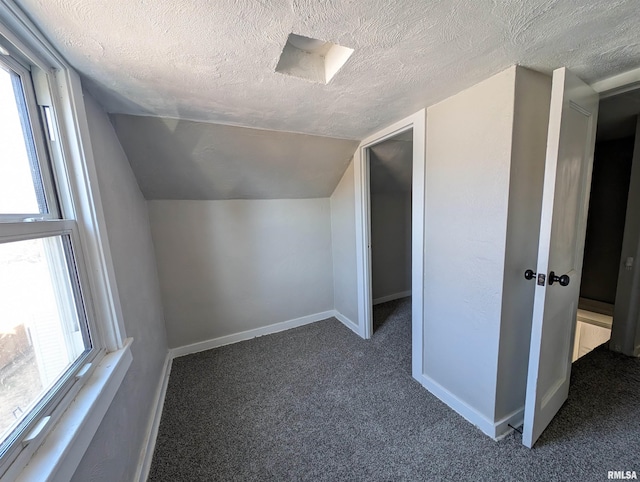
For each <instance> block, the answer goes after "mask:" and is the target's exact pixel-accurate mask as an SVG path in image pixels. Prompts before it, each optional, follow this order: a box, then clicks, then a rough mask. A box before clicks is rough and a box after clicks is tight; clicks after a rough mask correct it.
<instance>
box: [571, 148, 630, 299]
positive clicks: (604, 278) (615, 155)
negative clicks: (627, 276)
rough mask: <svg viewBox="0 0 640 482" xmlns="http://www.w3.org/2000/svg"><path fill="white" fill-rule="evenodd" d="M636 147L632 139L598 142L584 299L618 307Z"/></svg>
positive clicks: (589, 224)
mask: <svg viewBox="0 0 640 482" xmlns="http://www.w3.org/2000/svg"><path fill="white" fill-rule="evenodd" d="M633 144H634V139H633V136H631V137H627V138H622V139H612V140H608V141H598V142H596V148H595V154H594V158H593V175H592V180H591V196H590V198H589V217H588V219H587V234H586V239H585V245H584V264H583V266H582V279H581V282H580V297H581V298H587V299H589V300H596V301H601V302H603V303H609V304H611V305H613V304H614V303H615V300H616V288H617V286H618V271H619V268H620V264H619V263H620V254H621V252H622V241H623V236H624V223H625V216H626V211H627V197H628V193H629V180H630V178H631V161H632V159H633Z"/></svg>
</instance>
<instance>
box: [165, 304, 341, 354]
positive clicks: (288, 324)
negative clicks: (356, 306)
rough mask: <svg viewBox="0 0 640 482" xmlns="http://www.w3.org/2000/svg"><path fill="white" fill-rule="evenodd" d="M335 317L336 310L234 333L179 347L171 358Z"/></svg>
mask: <svg viewBox="0 0 640 482" xmlns="http://www.w3.org/2000/svg"><path fill="white" fill-rule="evenodd" d="M332 316H334V310H330V311H323V312H322V313H316V314H313V315H308V316H303V317H301V318H295V319H293V320H288V321H282V322H280V323H274V324H273V325H267V326H262V327H260V328H254V329H253V330H247V331H241V332H240V333H234V334H231V335H226V336H221V337H219V338H213V339H211V340H205V341H200V342H198V343H193V344H191V345H185V346H179V347H177V348H172V349H171V350H169V354H170V356H171V358H177V357H181V356H185V355H190V354H192V353H198V352H201V351H205V350H211V349H212V348H218V347H220V346H224V345H231V344H232V343H238V342H239V341H245V340H250V339H252V338H257V337H259V336H264V335H270V334H272V333H278V332H280V331H284V330H289V329H291V328H297V327H298V326H303V325H308V324H309V323H315V322H316V321H320V320H326V319H327V318H331V317H332Z"/></svg>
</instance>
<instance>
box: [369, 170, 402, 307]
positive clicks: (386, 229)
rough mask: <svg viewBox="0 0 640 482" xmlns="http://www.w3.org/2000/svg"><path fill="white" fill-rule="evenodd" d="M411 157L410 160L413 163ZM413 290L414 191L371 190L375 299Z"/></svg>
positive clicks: (372, 262)
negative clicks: (412, 205) (412, 238)
mask: <svg viewBox="0 0 640 482" xmlns="http://www.w3.org/2000/svg"><path fill="white" fill-rule="evenodd" d="M411 161H412V159H409V162H411ZM410 290H411V191H409V192H395V193H385V192H375V191H372V192H371V291H372V297H373V302H374V303H376V300H379V299H380V298H384V297H388V296H393V295H398V294H401V293H403V292H406V291H410Z"/></svg>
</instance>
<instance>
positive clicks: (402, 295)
mask: <svg viewBox="0 0 640 482" xmlns="http://www.w3.org/2000/svg"><path fill="white" fill-rule="evenodd" d="M407 296H411V290H408V291H401V292H400V293H393V294H392V295H387V296H381V297H380V298H376V299H374V300H373V304H374V305H379V304H380V303H386V302H387V301H393V300H399V299H400V298H406V297H407Z"/></svg>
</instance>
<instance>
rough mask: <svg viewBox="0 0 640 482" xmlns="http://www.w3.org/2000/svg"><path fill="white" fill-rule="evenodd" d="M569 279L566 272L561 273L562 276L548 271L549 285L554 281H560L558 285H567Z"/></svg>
mask: <svg viewBox="0 0 640 482" xmlns="http://www.w3.org/2000/svg"><path fill="white" fill-rule="evenodd" d="M569 281H571V278H569V275H568V274H563V275H562V276H556V274H555V273H554V272H553V271H551V272H550V273H549V286H551V285H552V284H553V283H555V282H558V283H560V286H568V285H569Z"/></svg>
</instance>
